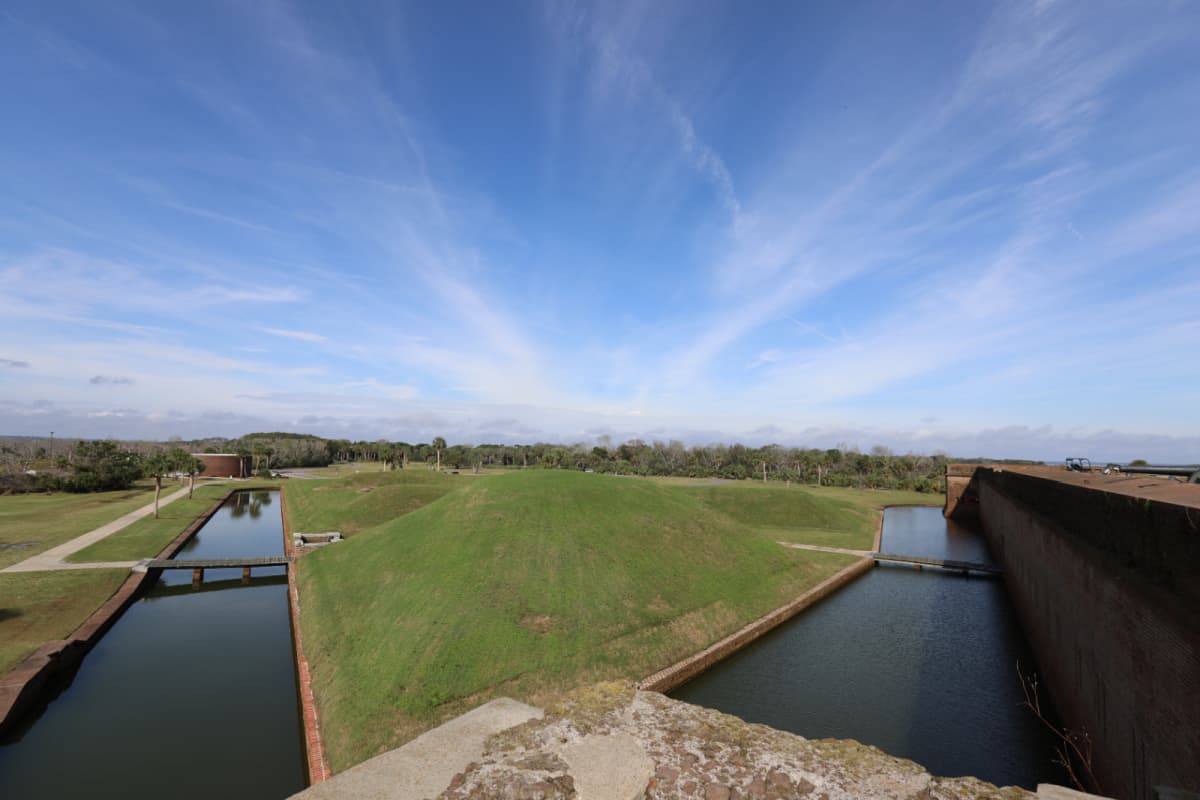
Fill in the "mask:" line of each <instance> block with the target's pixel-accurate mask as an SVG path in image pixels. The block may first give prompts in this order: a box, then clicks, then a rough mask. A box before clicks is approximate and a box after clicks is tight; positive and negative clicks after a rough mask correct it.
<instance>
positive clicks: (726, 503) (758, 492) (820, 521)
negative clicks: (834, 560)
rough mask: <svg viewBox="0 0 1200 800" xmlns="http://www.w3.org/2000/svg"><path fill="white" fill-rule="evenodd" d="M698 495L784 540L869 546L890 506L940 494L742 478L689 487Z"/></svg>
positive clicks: (938, 498)
mask: <svg viewBox="0 0 1200 800" xmlns="http://www.w3.org/2000/svg"><path fill="white" fill-rule="evenodd" d="M680 491H686V492H688V493H689V494H692V495H694V496H695V497H697V498H699V499H700V500H701V501H702V502H704V503H705V504H706V505H708V506H709V507H710V508H713V509H716V510H717V511H720V512H721V513H723V514H726V515H728V516H729V517H731V518H732V519H735V520H737V521H738V522H740V523H742V524H743V525H746V526H748V527H749V528H751V529H753V530H755V531H757V532H758V533H761V534H762V535H764V536H767V537H770V538H771V539H774V540H776V541H780V542H796V543H801V544H816V545H824V546H827V547H845V548H849V549H851V550H870V549H871V548H872V547H873V546H874V543H875V532H876V531H878V530H879V522H880V515H881V514H882V513H883V511H882V509H883V507H884V506H888V505H941V504H942V502H943V501H944V499H945V497H944V495H941V494H922V493H919V492H906V491H875V490H869V489H842V488H833V487H824V488H818V487H811V486H805V487H799V486H797V487H785V486H780V485H779V484H778V483H776V484H766V485H763V484H761V483H757V482H750V481H738V482H730V483H723V484H720V485H717V486H688V487H683V488H681V489H680Z"/></svg>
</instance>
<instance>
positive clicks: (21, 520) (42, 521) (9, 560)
mask: <svg viewBox="0 0 1200 800" xmlns="http://www.w3.org/2000/svg"><path fill="white" fill-rule="evenodd" d="M165 491H166V490H165V489H164V492H165ZM153 502H154V484H153V483H150V484H149V485H147V484H145V483H139V484H138V485H137V486H135V487H134V488H132V489H128V490H121V491H117V492H92V493H87V494H69V493H66V492H42V493H36V494H17V495H9V496H5V497H0V568H2V567H7V566H9V565H10V564H15V563H17V562H18V561H24V560H25V559H27V558H29V557H30V556H32V555H36V554H38V553H40V552H42V551H43V550H49V549H50V548H51V547H55V546H57V545H60V544H62V543H63V542H66V541H69V540H70V539H74V538H75V537H76V536H80V535H82V534H84V533H87V532H88V531H90V530H94V529H95V528H99V527H100V526H101V525H105V524H107V523H109V522H112V521H113V520H115V519H117V518H118V517H122V516H124V515H126V514H128V513H129V512H130V511H136V510H137V509H139V508H141V507H142V506H144V505H146V504H148V503H153Z"/></svg>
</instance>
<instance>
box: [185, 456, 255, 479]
mask: <svg viewBox="0 0 1200 800" xmlns="http://www.w3.org/2000/svg"><path fill="white" fill-rule="evenodd" d="M195 455H196V458H198V459H200V460H201V461H203V462H204V472H202V473H201V475H203V476H204V477H206V478H246V477H249V476H250V466H251V465H250V457H249V456H232V455H224V454H216V453H196V454H195Z"/></svg>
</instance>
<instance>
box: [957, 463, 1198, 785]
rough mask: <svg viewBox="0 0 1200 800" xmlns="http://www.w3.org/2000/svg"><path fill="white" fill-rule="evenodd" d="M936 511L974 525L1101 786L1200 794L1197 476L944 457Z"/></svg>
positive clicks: (1065, 720)
mask: <svg viewBox="0 0 1200 800" xmlns="http://www.w3.org/2000/svg"><path fill="white" fill-rule="evenodd" d="M945 514H946V516H947V517H950V518H957V519H962V518H975V519H978V520H979V522H980V523H981V524H982V528H983V531H984V534H985V536H986V537H987V540H988V544H989V546H990V548H991V551H992V555H993V557H994V559H995V560H996V562H997V563H999V564H1000V565H1001V566H1002V567H1003V569H1004V580H1005V584H1006V588H1007V589H1008V592H1009V594H1010V596H1011V599H1012V601H1013V604H1014V606H1015V607H1016V609H1017V612H1018V614H1019V616H1020V619H1021V624H1022V627H1023V628H1024V630H1025V633H1026V635H1027V637H1028V638H1029V640H1030V642H1031V643H1032V645H1033V648H1034V651H1035V653H1036V655H1037V659H1038V666H1039V671H1040V675H1041V677H1042V678H1043V680H1042V683H1043V684H1044V685H1046V686H1047V687H1048V689H1049V692H1050V693H1051V696H1052V698H1053V700H1054V703H1055V705H1056V706H1057V708H1058V711H1059V713H1060V715H1061V716H1062V718H1063V724H1064V726H1065V727H1066V728H1068V729H1069V730H1071V731H1073V732H1086V733H1087V734H1088V736H1089V737H1090V738H1091V740H1092V741H1093V743H1094V755H1093V760H1092V765H1093V769H1094V771H1095V774H1096V778H1097V781H1098V783H1099V789H1100V790H1101V793H1102V794H1105V795H1110V796H1113V797H1121V798H1138V799H1139V800H1142V799H1143V798H1145V799H1146V800H1150V798H1154V797H1155V794H1156V787H1172V788H1175V789H1183V790H1189V791H1192V792H1198V791H1200V758H1197V755H1196V754H1197V753H1200V726H1198V725H1196V720H1198V719H1200V485H1196V484H1188V483H1183V482H1181V481H1179V480H1170V479H1167V478H1163V477H1148V476H1145V475H1128V474H1119V473H1117V474H1110V475H1104V474H1102V473H1101V472H1099V471H1079V472H1072V471H1067V470H1066V469H1064V468H1062V467H1057V468H1055V467H1027V466H1019V467H1014V466H1010V465H968V464H952V465H950V466H948V467H947V470H946V507H945Z"/></svg>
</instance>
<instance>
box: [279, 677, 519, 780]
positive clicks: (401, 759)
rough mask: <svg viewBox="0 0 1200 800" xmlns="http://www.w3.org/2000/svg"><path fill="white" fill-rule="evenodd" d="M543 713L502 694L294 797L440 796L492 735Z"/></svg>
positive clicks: (474, 759) (480, 754) (476, 755)
mask: <svg viewBox="0 0 1200 800" xmlns="http://www.w3.org/2000/svg"><path fill="white" fill-rule="evenodd" d="M541 716H542V710H541V709H540V708H534V707H533V706H527V705H525V704H524V703H518V702H517V701H516V700H511V699H509V698H507V697H501V698H499V699H496V700H493V701H491V702H490V703H485V704H484V705H482V706H479V707H478V708H476V709H474V710H472V711H468V712H467V713H466V714H463V715H462V716H461V717H456V718H454V719H452V720H450V721H449V722H447V723H445V724H444V725H441V726H439V727H437V728H434V729H433V730H431V731H426V732H425V733H423V734H421V735H420V736H418V737H417V738H416V739H413V740H412V741H411V742H409V743H408V744H406V745H404V746H403V747H399V748H397V749H395V750H392V751H390V752H387V753H384V754H382V755H378V756H375V757H374V758H372V759H369V760H367V761H364V762H362V763H361V764H358V765H357V766H354V767H351V768H350V769H348V770H346V771H345V772H340V773H338V774H337V775H336V776H334V777H333V778H330V779H329V780H327V781H325V782H324V783H321V784H318V785H315V786H310V787H309V788H307V789H305V790H304V791H303V792H299V793H298V794H294V795H292V796H293V797H296V798H303V800H324V799H326V798H327V799H328V800H333V799H334V798H347V797H353V798H396V800H421V798H428V797H437V796H438V795H439V794H441V793H442V792H443V791H444V790H445V789H446V787H447V786H449V785H450V781H451V780H453V779H454V776H455V775H458V774H459V773H460V772H462V771H463V770H465V769H466V768H467V767H468V766H469V765H470V764H472V763H473V762H476V761H478V760H480V759H481V758H482V757H483V747H484V743H485V742H486V741H487V739H488V737H490V736H492V735H494V734H497V733H500V732H501V731H504V730H507V729H509V728H512V727H514V726H516V725H520V724H522V723H524V722H528V721H529V720H531V719H538V718H540V717H541Z"/></svg>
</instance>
